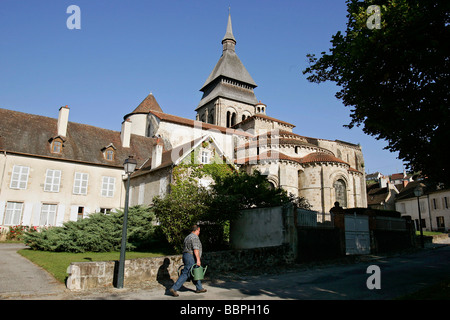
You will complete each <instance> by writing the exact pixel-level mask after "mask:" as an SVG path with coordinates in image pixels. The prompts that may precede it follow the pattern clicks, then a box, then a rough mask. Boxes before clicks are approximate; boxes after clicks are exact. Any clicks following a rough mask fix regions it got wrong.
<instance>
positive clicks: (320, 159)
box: [125, 15, 367, 212]
mask: <svg viewBox="0 0 450 320" xmlns="http://www.w3.org/2000/svg"><path fill="white" fill-rule="evenodd" d="M236 43H237V41H236V39H235V37H234V35H233V30H232V23H231V16H230V15H229V16H228V23H227V28H226V32H225V36H224V37H223V39H222V55H221V56H220V58H219V61H218V62H217V64H216V65H215V66H214V68H213V69H212V71H211V73H210V75H209V76H208V78H207V79H206V81H205V82H204V84H203V86H202V87H201V88H200V91H201V92H202V93H203V95H202V97H201V100H200V102H199V104H198V105H197V107H196V109H195V111H196V113H197V115H196V120H195V121H194V120H190V119H186V118H181V117H177V116H174V115H170V114H167V113H165V112H164V111H163V110H162V109H161V107H160V106H159V104H158V103H157V101H156V99H155V97H154V96H153V95H151V94H150V95H149V96H147V97H146V98H145V99H144V101H142V103H141V104H140V105H139V106H138V107H137V108H136V110H134V111H133V112H132V113H130V114H128V115H126V116H125V120H129V121H131V123H132V125H131V126H132V128H133V129H132V132H133V133H135V134H140V135H147V136H148V137H154V138H156V139H157V142H156V143H155V148H154V149H153V154H152V157H151V159H149V161H147V163H146V164H145V165H144V166H143V167H142V168H141V169H140V170H138V171H137V172H136V173H135V174H134V175H133V176H132V177H133V179H132V180H133V181H132V185H133V191H132V196H131V203H132V204H148V203H151V199H152V198H153V196H155V195H161V194H164V193H165V192H168V191H169V184H170V182H171V178H172V177H171V170H172V169H171V168H172V167H173V166H174V165H177V164H179V163H181V162H183V161H185V159H191V154H192V153H195V154H196V155H197V156H196V157H197V158H196V163H210V161H211V160H210V159H211V156H210V155H211V154H214V153H216V152H217V153H218V154H220V155H222V156H223V157H224V159H226V161H228V162H229V163H231V164H232V165H234V166H236V167H237V168H241V169H243V170H246V171H248V172H249V173H250V172H251V171H252V170H255V169H256V170H259V171H260V172H261V173H263V174H265V175H267V177H268V180H269V181H270V183H271V184H272V185H273V186H274V187H278V186H279V187H282V188H284V189H285V190H287V191H288V192H289V193H292V194H294V195H298V196H301V197H304V198H306V199H307V200H308V201H309V203H310V204H311V205H312V209H313V210H316V211H321V212H328V211H329V210H330V208H332V207H333V206H334V202H335V201H339V203H340V204H341V206H342V207H345V208H351V207H366V206H367V200H366V192H365V190H366V188H365V176H364V175H365V174H364V159H363V154H362V151H361V147H360V146H359V145H355V144H352V143H348V142H344V141H339V140H335V141H331V140H325V139H317V138H310V137H304V136H301V135H298V134H295V133H293V132H292V130H293V128H294V127H295V125H293V124H291V123H288V122H286V121H283V120H278V119H275V118H272V117H270V116H268V115H267V114H268V113H270V106H269V107H268V106H267V105H265V104H264V103H262V102H261V101H258V99H257V98H256V95H255V92H254V89H255V88H256V86H257V85H256V83H255V81H254V80H253V78H252V77H251V75H250V74H249V72H248V71H247V69H246V68H245V67H244V65H243V63H242V62H241V60H240V59H239V57H238V55H237V54H236ZM207 140H208V141H211V142H213V143H212V144H207V145H208V147H204V145H205V144H204V141H207ZM211 148H213V150H211Z"/></svg>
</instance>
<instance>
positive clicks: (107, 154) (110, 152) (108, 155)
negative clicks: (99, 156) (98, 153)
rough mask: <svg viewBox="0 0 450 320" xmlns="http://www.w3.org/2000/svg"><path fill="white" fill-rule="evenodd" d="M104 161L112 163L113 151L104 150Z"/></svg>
mask: <svg viewBox="0 0 450 320" xmlns="http://www.w3.org/2000/svg"><path fill="white" fill-rule="evenodd" d="M105 159H106V160H108V161H114V150H111V149H109V150H106V152H105Z"/></svg>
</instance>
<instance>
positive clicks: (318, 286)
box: [0, 244, 450, 300]
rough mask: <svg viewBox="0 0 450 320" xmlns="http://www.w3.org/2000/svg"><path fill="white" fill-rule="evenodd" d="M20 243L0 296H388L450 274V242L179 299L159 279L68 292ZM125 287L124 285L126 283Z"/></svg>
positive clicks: (7, 252) (11, 249) (6, 250)
mask: <svg viewBox="0 0 450 320" xmlns="http://www.w3.org/2000/svg"><path fill="white" fill-rule="evenodd" d="M19 248H20V245H15V244H13V245H12V244H0V257H1V258H0V299H26V300H33V299H44V300H85V299H86V300H154V299H157V300H173V299H177V300H205V299H208V300H286V299H287V300H289V299H293V300H297V299H308V300H309V299H317V300H323V299H327V300H329V299H333V300H348V299H352V300H375V299H376V300H384V299H393V298H396V297H398V296H401V295H404V294H406V293H410V292H414V291H417V290H418V289H421V288H423V287H425V286H427V285H431V284H434V283H436V282H438V281H440V280H442V279H443V278H444V277H450V268H449V265H450V245H441V246H440V247H438V248H433V249H426V250H423V251H419V252H416V253H412V254H404V255H397V256H392V257H377V256H369V257H367V260H368V261H365V262H359V263H355V264H334V265H326V266H322V267H319V266H316V267H311V268H305V267H299V268H294V269H292V270H289V271H286V272H283V273H281V274H271V275H267V274H266V275H260V276H240V277H238V278H223V279H221V280H217V279H216V280H214V281H206V283H205V288H207V289H208V292H207V293H206V294H195V293H194V292H193V290H194V287H193V286H192V284H189V285H186V288H185V290H184V291H181V292H180V297H178V298H174V297H172V296H169V295H167V293H166V288H165V287H164V286H163V285H161V284H158V283H153V284H148V285H147V286H145V287H142V288H125V289H120V290H118V289H114V288H110V289H103V290H93V291H89V292H70V291H68V290H67V289H65V287H64V286H63V285H62V284H59V283H58V282H57V281H56V280H54V279H53V278H52V277H51V276H50V275H49V274H48V273H47V272H46V271H44V270H43V269H41V268H39V267H37V266H35V265H34V264H33V263H31V262H29V261H28V260H27V259H25V258H23V257H21V256H20V255H18V254H17V253H15V252H16V251H17V250H18V249H19ZM370 265H377V266H378V267H379V268H380V275H381V277H380V283H381V289H373V290H369V289H368V288H367V285H366V281H367V279H368V277H369V276H371V274H368V273H367V268H368V266H370ZM125 285H126V284H125Z"/></svg>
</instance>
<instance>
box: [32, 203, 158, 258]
mask: <svg viewBox="0 0 450 320" xmlns="http://www.w3.org/2000/svg"><path fill="white" fill-rule="evenodd" d="M123 215H124V214H123V211H118V212H116V213H111V214H109V215H105V214H102V213H93V214H91V215H89V217H87V218H85V219H82V220H80V221H69V222H65V223H64V224H63V226H62V227H52V228H48V229H43V230H41V231H40V232H26V233H25V234H24V241H25V244H27V245H28V246H29V247H30V248H32V249H33V250H44V251H56V252H88V251H89V252H109V251H119V250H120V245H121V239H122V223H123ZM153 222H154V214H153V212H151V211H150V210H149V209H148V208H144V207H141V206H135V207H131V208H130V209H129V210H128V228H127V239H128V241H127V250H141V249H145V248H146V246H148V245H149V244H150V243H152V241H153V239H152V236H153V234H154V230H155V226H154V224H153Z"/></svg>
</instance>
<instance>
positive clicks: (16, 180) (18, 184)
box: [10, 166, 30, 190]
mask: <svg viewBox="0 0 450 320" xmlns="http://www.w3.org/2000/svg"><path fill="white" fill-rule="evenodd" d="M29 172H30V168H29V167H25V166H14V167H13V171H12V175H11V184H10V188H11V189H20V190H25V189H26V188H27V183H28V174H29Z"/></svg>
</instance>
